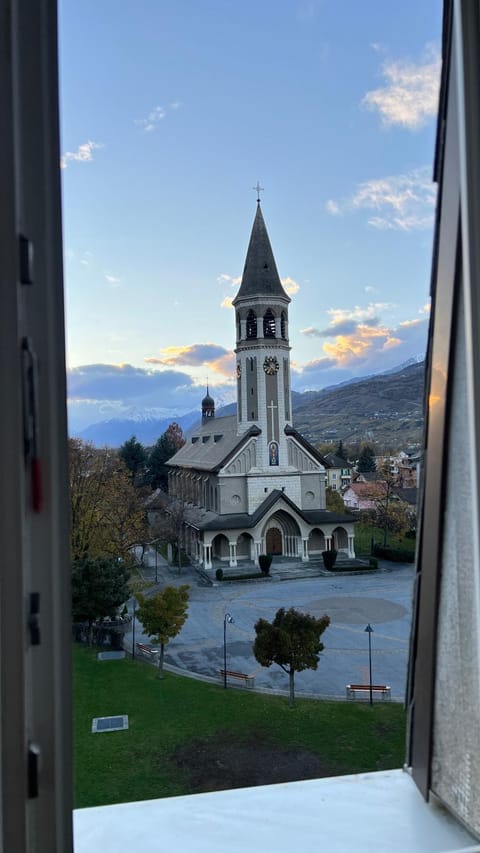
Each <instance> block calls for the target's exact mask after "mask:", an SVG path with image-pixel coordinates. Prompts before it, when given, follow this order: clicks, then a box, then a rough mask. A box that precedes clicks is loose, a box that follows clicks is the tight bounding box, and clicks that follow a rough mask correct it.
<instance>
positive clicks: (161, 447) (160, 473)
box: [147, 422, 185, 491]
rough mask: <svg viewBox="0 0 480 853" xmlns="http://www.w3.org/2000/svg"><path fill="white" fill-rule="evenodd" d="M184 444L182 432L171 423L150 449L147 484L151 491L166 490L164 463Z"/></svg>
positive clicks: (166, 473)
mask: <svg viewBox="0 0 480 853" xmlns="http://www.w3.org/2000/svg"><path fill="white" fill-rule="evenodd" d="M184 444H185V439H184V437H183V431H182V428H181V426H179V425H178V424H177V423H175V422H174V423H171V424H170V426H169V427H168V429H166V430H165V432H164V433H163V435H161V436H160V438H159V439H158V440H157V442H156V443H155V444H154V446H153V447H152V450H151V451H150V455H149V457H148V462H147V468H148V475H147V476H148V482H149V483H150V485H151V487H152V489H163V490H164V491H166V490H167V487H168V468H167V466H166V464H165V463H166V462H167V461H168V460H169V459H171V457H172V456H174V454H175V453H176V452H177V450H180V448H181V447H183V445H184Z"/></svg>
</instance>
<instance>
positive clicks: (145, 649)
mask: <svg viewBox="0 0 480 853" xmlns="http://www.w3.org/2000/svg"><path fill="white" fill-rule="evenodd" d="M135 646H136V648H137V652H140V654H141V655H145V657H147V658H150V660H154V659H155V658H156V657H157V655H159V654H160V649H152V647H151V646H146V645H145V643H135Z"/></svg>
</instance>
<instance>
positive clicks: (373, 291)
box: [364, 284, 378, 293]
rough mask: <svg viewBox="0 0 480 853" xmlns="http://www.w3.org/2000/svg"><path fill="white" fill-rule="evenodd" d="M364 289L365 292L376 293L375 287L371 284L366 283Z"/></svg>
mask: <svg viewBox="0 0 480 853" xmlns="http://www.w3.org/2000/svg"><path fill="white" fill-rule="evenodd" d="M364 290H365V293H378V290H377V288H376V287H373V286H372V285H371V284H367V285H366V286H365V288H364Z"/></svg>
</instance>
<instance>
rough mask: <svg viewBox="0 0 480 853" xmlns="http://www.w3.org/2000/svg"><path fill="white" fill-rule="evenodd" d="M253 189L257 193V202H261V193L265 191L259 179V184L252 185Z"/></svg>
mask: <svg viewBox="0 0 480 853" xmlns="http://www.w3.org/2000/svg"><path fill="white" fill-rule="evenodd" d="M252 189H253V190H255V192H256V193H257V204H260V193H263V192H264V189H263V187H261V186H260V181H257V186H256V187H252Z"/></svg>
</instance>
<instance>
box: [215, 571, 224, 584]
mask: <svg viewBox="0 0 480 853" xmlns="http://www.w3.org/2000/svg"><path fill="white" fill-rule="evenodd" d="M215 577H216V579H217V581H223V569H217V571H216V572H215Z"/></svg>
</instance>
